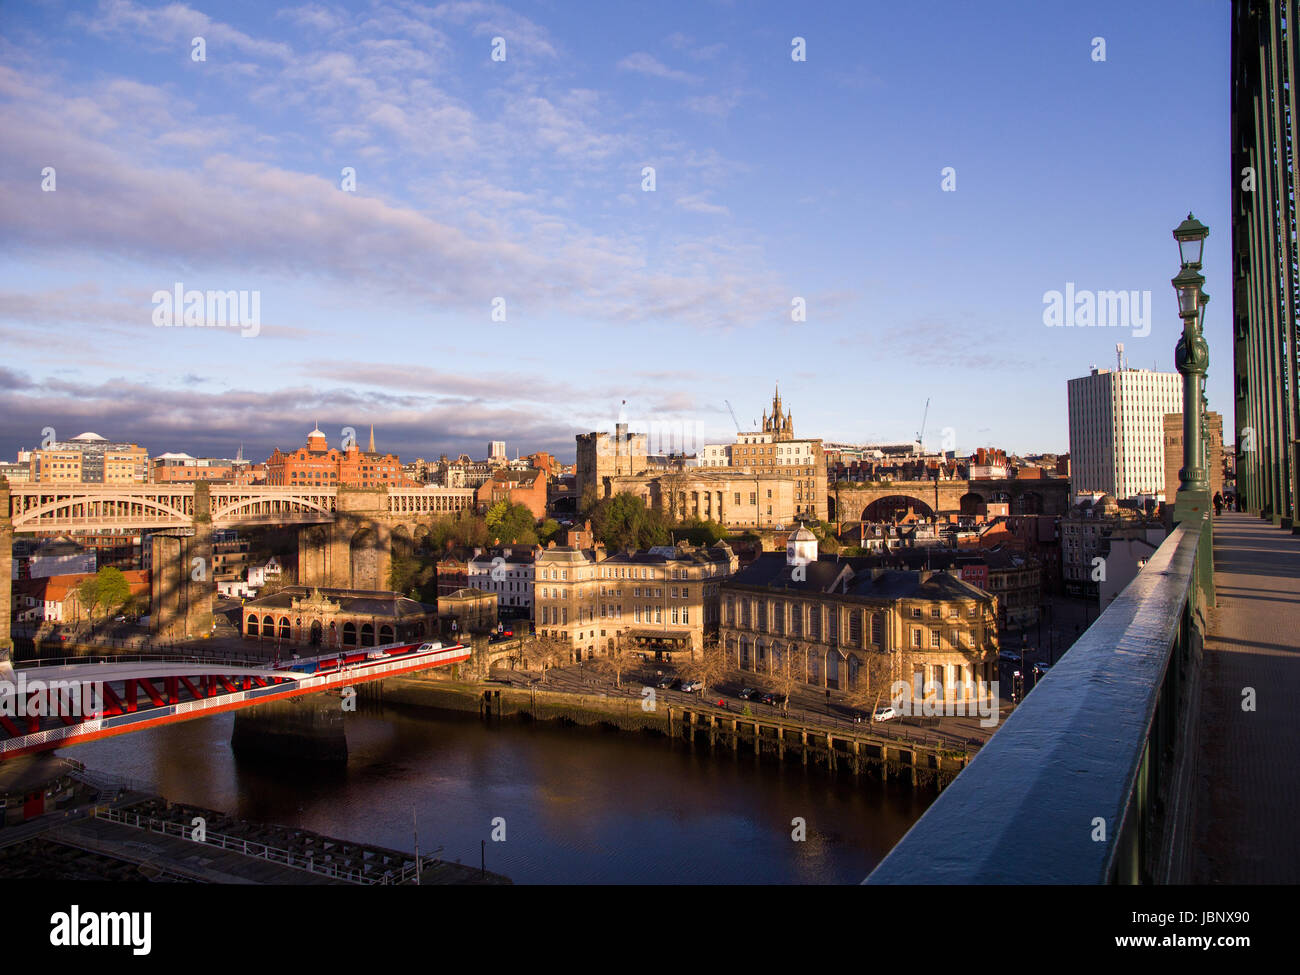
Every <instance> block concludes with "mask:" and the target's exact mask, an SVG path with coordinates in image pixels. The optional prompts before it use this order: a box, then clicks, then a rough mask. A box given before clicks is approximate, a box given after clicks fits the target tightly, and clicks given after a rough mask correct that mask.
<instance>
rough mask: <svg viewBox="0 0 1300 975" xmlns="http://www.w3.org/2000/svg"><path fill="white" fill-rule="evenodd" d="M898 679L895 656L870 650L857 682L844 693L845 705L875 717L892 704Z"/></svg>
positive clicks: (859, 669)
mask: <svg viewBox="0 0 1300 975" xmlns="http://www.w3.org/2000/svg"><path fill="white" fill-rule="evenodd" d="M859 659H862V658H859ZM846 666H847V664H846ZM896 679H897V678H896V677H895V672H894V654H892V653H889V652H882V651H879V650H868V651H866V657H865V660H864V661H863V664H862V666H861V667H859V668H858V675H857V680H856V682H855V683H854V685H853V686H852V687H849V688H848V689H847V690H846V691H845V692H844V703H845V704H847V705H849V707H851V708H854V709H856V710H858V711H865V712H867V714H868V715H874V714H875V713H876V710H877V709H878V708H881V707H883V706H884V705H885V704H889V703H892V699H891V695H892V688H893V685H894V681H895V680H896Z"/></svg>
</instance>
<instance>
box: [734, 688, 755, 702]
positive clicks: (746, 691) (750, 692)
mask: <svg viewBox="0 0 1300 975" xmlns="http://www.w3.org/2000/svg"><path fill="white" fill-rule="evenodd" d="M736 696H737V697H738V698H740V699H741V700H742V701H748V700H749V699H750V698H751V697H753V696H754V689H753V688H752V687H742V688H741V689H740V693H739V694H737V695H736Z"/></svg>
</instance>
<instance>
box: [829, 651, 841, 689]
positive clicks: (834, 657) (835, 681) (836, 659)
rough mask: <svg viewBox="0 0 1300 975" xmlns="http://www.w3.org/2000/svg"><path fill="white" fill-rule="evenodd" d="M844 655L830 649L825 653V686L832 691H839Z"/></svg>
mask: <svg viewBox="0 0 1300 975" xmlns="http://www.w3.org/2000/svg"><path fill="white" fill-rule="evenodd" d="M843 660H844V655H843V654H842V653H840V652H839V651H838V650H836V649H835V648H834V647H831V648H830V649H829V650H827V651H826V686H827V687H829V688H831V689H832V690H839V688H840V680H841V674H842V673H843V670H844V668H843V666H842V664H843Z"/></svg>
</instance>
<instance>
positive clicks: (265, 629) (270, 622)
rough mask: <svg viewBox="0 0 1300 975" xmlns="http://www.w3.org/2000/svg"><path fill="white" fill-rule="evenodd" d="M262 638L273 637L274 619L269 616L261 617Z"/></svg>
mask: <svg viewBox="0 0 1300 975" xmlns="http://www.w3.org/2000/svg"><path fill="white" fill-rule="evenodd" d="M262 636H275V617H274V616H271V615H270V614H267V615H266V616H263V617H262Z"/></svg>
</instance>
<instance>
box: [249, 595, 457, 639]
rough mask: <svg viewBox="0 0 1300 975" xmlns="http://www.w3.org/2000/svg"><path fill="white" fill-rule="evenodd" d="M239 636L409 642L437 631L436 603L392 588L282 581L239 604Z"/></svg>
mask: <svg viewBox="0 0 1300 975" xmlns="http://www.w3.org/2000/svg"><path fill="white" fill-rule="evenodd" d="M242 616H243V625H242V626H241V627H240V629H241V631H242V632H243V634H244V637H245V639H249V640H256V639H261V640H264V641H279V642H281V643H288V644H295V645H299V646H309V647H320V648H323V649H326V650H331V649H350V648H356V647H374V646H382V645H383V644H386V643H403V642H414V641H416V640H420V639H423V638H424V637H426V636H429V635H432V634H433V633H435V632H437V621H438V611H437V608H436V607H433V606H429V605H426V604H425V603H420V602H416V601H415V600H414V599H407V598H406V597H405V596H401V595H399V594H397V593H395V592H382V591H375V592H372V591H366V590H356V589H318V588H313V589H307V588H306V587H305V586H288V587H286V588H284V589H281V590H280V591H279V592H276V593H272V594H271V595H268V596H260V597H258V598H257V599H250V600H249V601H248V602H247V603H245V604H244V606H243V608H242Z"/></svg>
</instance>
